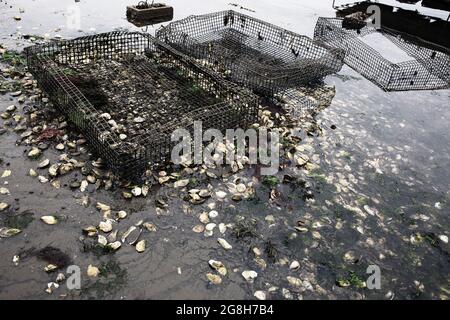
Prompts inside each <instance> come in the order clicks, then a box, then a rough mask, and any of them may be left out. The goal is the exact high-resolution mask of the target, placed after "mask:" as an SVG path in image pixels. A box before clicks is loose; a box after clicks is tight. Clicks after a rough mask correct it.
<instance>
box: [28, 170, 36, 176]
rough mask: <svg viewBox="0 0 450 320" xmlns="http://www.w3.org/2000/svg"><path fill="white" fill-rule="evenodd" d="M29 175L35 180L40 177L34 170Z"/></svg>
mask: <svg viewBox="0 0 450 320" xmlns="http://www.w3.org/2000/svg"><path fill="white" fill-rule="evenodd" d="M28 174H29V175H30V177H33V178H35V177H37V176H38V173H37V172H36V171H34V170H33V169H30V171H29V172H28Z"/></svg>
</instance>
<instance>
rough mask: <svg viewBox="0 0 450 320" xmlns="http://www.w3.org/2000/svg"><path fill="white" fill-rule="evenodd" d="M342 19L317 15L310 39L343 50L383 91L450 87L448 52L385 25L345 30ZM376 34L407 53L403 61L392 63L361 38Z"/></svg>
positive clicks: (350, 60) (347, 60) (357, 67)
mask: <svg viewBox="0 0 450 320" xmlns="http://www.w3.org/2000/svg"><path fill="white" fill-rule="evenodd" d="M343 21H344V19H342V18H319V20H318V22H317V25H316V28H315V31H314V40H315V41H317V42H322V43H324V44H325V45H327V46H330V47H333V48H340V49H343V50H345V63H346V64H348V65H349V66H350V67H352V68H353V69H355V70H356V71H357V72H359V73H360V74H361V75H363V76H364V77H366V78H367V79H369V80H371V81H372V82H374V83H375V84H377V85H378V86H380V87H381V88H382V89H384V90H386V91H404V90H429V89H446V88H450V55H449V51H448V50H446V49H444V48H437V47H436V46H432V45H430V44H426V43H423V42H421V41H420V40H418V39H416V38H414V37H411V36H409V37H408V36H407V35H403V34H399V33H396V32H394V31H392V30H390V29H387V28H381V29H376V28H374V27H372V26H369V25H365V26H364V27H362V28H360V29H346V28H345V27H344V26H343ZM371 34H372V35H373V34H378V35H379V36H382V37H384V39H386V40H388V41H390V44H392V45H393V46H394V47H396V48H397V49H399V50H401V51H402V52H403V53H404V54H405V55H407V56H408V59H406V61H401V62H393V61H391V60H392V59H391V60H390V59H389V57H386V54H385V53H380V52H379V51H377V50H376V49H375V48H373V47H372V46H371V45H369V44H368V43H367V41H363V37H365V36H367V35H371Z"/></svg>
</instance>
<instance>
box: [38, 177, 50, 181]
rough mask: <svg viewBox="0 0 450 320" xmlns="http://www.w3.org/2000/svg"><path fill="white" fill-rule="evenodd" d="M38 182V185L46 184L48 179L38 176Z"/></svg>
mask: <svg viewBox="0 0 450 320" xmlns="http://www.w3.org/2000/svg"><path fill="white" fill-rule="evenodd" d="M38 180H39V182H40V183H47V182H48V179H47V178H46V177H44V176H39V177H38Z"/></svg>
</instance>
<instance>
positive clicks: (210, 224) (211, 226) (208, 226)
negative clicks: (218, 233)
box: [205, 223, 217, 231]
mask: <svg viewBox="0 0 450 320" xmlns="http://www.w3.org/2000/svg"><path fill="white" fill-rule="evenodd" d="M216 226H217V225H216V224H215V223H208V224H207V225H206V226H205V230H206V231H213V230H214V228H215V227H216Z"/></svg>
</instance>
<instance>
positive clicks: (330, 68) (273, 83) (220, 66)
mask: <svg viewBox="0 0 450 320" xmlns="http://www.w3.org/2000/svg"><path fill="white" fill-rule="evenodd" d="M157 37H158V38H160V39H161V40H163V41H165V42H166V43H168V44H169V45H171V46H172V47H174V48H175V49H177V50H179V51H181V52H183V53H186V54H188V55H189V56H192V57H194V58H196V59H200V60H201V61H202V62H203V63H206V64H208V65H209V66H210V67H211V68H212V69H213V70H214V71H215V72H217V73H218V74H222V75H225V76H226V78H227V79H229V80H232V81H233V82H235V83H238V84H241V85H244V86H246V87H248V88H250V89H252V90H254V91H255V92H256V93H258V94H261V95H265V96H273V95H274V94H276V93H279V92H282V91H283V90H286V89H289V88H292V87H298V86H305V85H309V84H311V83H314V82H317V81H318V80H321V79H322V78H323V77H324V76H326V75H328V74H332V73H336V72H338V71H339V70H340V69H341V67H342V64H343V50H341V49H339V48H332V49H329V48H326V47H324V46H318V45H316V44H315V43H314V42H313V41H312V40H311V39H310V38H308V37H306V36H301V35H298V34H296V33H293V32H291V31H288V30H285V29H282V28H279V27H277V26H274V25H272V24H269V23H267V22H264V21H261V20H258V19H255V18H253V17H250V16H247V15H244V14H242V13H237V12H234V11H232V10H229V11H223V12H217V13H211V14H205V15H200V16H190V17H188V18H186V19H182V20H179V21H175V22H172V23H170V24H169V25H168V26H166V27H163V28H161V29H160V30H158V32H157Z"/></svg>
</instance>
